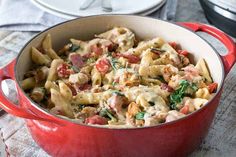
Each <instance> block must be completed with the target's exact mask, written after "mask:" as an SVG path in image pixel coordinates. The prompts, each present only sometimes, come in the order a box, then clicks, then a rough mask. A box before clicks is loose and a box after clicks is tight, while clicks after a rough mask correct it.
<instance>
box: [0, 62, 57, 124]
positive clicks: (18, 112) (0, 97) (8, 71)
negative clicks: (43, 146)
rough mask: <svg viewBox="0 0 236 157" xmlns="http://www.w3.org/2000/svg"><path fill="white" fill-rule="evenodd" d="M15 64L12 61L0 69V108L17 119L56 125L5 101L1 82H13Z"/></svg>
mask: <svg viewBox="0 0 236 157" xmlns="http://www.w3.org/2000/svg"><path fill="white" fill-rule="evenodd" d="M15 62H16V60H15V59H14V60H13V61H12V62H10V63H9V64H8V65H7V66H5V67H4V68H2V69H0V107H1V108H2V109H3V110H5V111H6V112H8V113H10V114H12V115H14V116H17V117H21V118H26V119H33V120H43V121H51V122H54V123H58V122H57V121H54V120H53V119H45V118H42V117H39V116H37V115H35V114H34V113H32V112H31V111H29V110H27V109H24V108H22V107H20V106H17V105H15V104H14V103H12V102H11V101H9V100H8V99H7V97H6V96H5V94H4V93H3V91H2V81H3V80H6V79H11V80H15V77H14V66H15Z"/></svg>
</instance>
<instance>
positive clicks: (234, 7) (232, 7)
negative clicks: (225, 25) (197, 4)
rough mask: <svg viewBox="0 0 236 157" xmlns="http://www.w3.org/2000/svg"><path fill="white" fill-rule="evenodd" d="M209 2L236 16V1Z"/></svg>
mask: <svg viewBox="0 0 236 157" xmlns="http://www.w3.org/2000/svg"><path fill="white" fill-rule="evenodd" d="M209 2H211V3H213V4H214V5H216V6H218V7H221V8H223V9H225V10H228V11H230V12H233V13H234V14H236V0H209Z"/></svg>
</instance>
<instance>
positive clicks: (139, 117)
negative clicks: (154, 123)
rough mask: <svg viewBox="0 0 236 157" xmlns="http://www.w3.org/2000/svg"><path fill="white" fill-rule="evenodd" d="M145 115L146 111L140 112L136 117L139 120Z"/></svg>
mask: <svg viewBox="0 0 236 157" xmlns="http://www.w3.org/2000/svg"><path fill="white" fill-rule="evenodd" d="M144 115H145V112H138V113H137V114H136V115H135V119H137V120H143V118H144Z"/></svg>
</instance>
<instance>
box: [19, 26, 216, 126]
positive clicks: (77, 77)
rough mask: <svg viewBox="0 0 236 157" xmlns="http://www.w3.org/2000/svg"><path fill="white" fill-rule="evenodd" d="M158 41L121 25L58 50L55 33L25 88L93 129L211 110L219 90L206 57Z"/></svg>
mask: <svg viewBox="0 0 236 157" xmlns="http://www.w3.org/2000/svg"><path fill="white" fill-rule="evenodd" d="M190 53H191V52H188V51H187V50H184V49H182V48H181V46H180V45H179V44H177V43H175V42H166V41H164V40H163V39H162V38H159V37H156V38H153V39H149V40H144V41H140V40H138V39H137V37H136V36H135V34H134V32H132V31H131V30H130V29H128V28H124V27H115V28H113V29H111V30H109V31H107V32H104V33H102V34H99V35H95V36H94V39H91V40H89V41H82V40H78V39H70V41H68V44H67V45H65V46H64V47H62V49H61V50H59V51H57V52H56V51H55V50H54V49H53V48H52V40H51V36H50V34H47V35H46V36H45V38H44V39H43V41H42V44H41V46H40V47H37V48H35V47H32V50H31V52H30V54H31V58H32V63H33V66H32V68H31V69H30V70H29V71H28V72H26V73H25V75H24V79H23V80H22V82H21V86H22V88H23V89H24V90H25V92H26V93H27V94H28V95H29V97H30V98H31V99H32V100H33V101H35V102H36V103H38V104H39V105H40V106H42V107H44V108H45V109H47V110H48V111H49V112H51V113H52V114H55V115H59V116H63V117H66V118H69V119H73V121H77V122H79V123H84V124H88V125H105V126H108V127H142V126H153V125H158V124H161V123H166V122H170V121H173V120H176V119H179V118H182V117H184V116H186V115H188V114H190V113H192V112H194V111H196V110H198V109H200V108H201V107H202V106H204V105H205V104H206V103H207V102H208V100H209V99H210V98H211V97H212V95H213V94H214V93H215V92H216V90H217V83H214V82H213V80H212V78H211V75H210V72H209V70H208V67H207V64H206V62H205V60H204V59H203V58H202V59H199V60H198V62H197V63H196V64H193V63H191V62H190V60H189V58H188V56H189V54H190Z"/></svg>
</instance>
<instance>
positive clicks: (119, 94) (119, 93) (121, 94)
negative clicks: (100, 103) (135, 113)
mask: <svg viewBox="0 0 236 157" xmlns="http://www.w3.org/2000/svg"><path fill="white" fill-rule="evenodd" d="M112 93H113V94H116V95H118V96H125V95H124V94H123V93H121V92H120V91H118V90H116V91H113V92H112Z"/></svg>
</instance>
